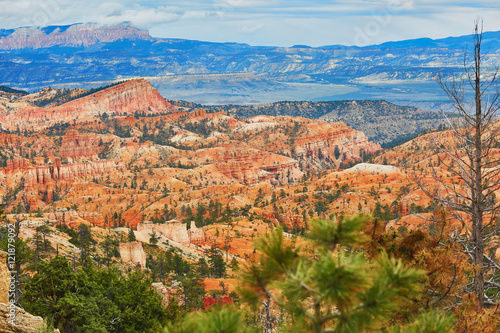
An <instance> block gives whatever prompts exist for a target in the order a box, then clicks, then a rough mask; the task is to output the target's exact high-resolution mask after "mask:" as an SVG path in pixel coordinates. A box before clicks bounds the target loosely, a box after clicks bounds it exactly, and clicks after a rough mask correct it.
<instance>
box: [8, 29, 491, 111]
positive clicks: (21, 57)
mask: <svg viewBox="0 0 500 333" xmlns="http://www.w3.org/2000/svg"><path fill="white" fill-rule="evenodd" d="M471 43H472V38H471V37H470V36H461V37H449V38H444V39H437V40H431V39H426V38H423V39H415V40H407V41H399V42H388V43H384V44H381V45H371V46H366V47H355V46H339V45H334V46H324V47H309V46H307V45H295V46H293V47H290V48H287V47H274V46H250V45H247V44H241V43H212V42H203V41H194V40H183V39H172V38H153V37H151V36H150V35H149V32H148V31H145V30H139V29H137V28H135V27H134V26H132V25H131V24H130V23H123V24H118V25H113V26H100V25H97V24H92V23H79V24H74V25H69V26H51V27H44V28H33V27H24V28H18V29H11V30H2V31H0V69H1V70H0V85H6V86H9V87H14V88H18V89H24V90H31V91H33V90H38V89H42V88H44V87H46V86H48V85H50V86H52V87H54V88H71V87H85V88H91V87H95V86H101V85H104V84H109V83H111V82H114V81H117V80H123V79H130V78H137V77H146V78H147V79H148V80H149V81H151V82H152V84H153V86H155V87H156V88H158V89H159V91H160V93H162V94H163V96H164V97H166V98H170V99H184V100H189V101H193V102H197V103H202V104H228V103H233V104H235V103H238V104H262V103H268V102H274V101H278V100H315V101H327V100H333V99H346V100H353V99H356V100H359V99H385V100H389V101H395V100H408V101H415V100H444V99H445V96H444V95H443V94H442V93H440V89H439V88H438V86H437V84H436V83H435V81H434V77H435V75H436V74H437V73H441V74H442V75H443V76H444V77H449V76H452V75H462V74H463V68H462V65H463V54H464V53H463V52H464V50H465V49H466V48H467V45H471ZM483 47H484V49H485V50H488V51H489V52H490V54H489V55H488V56H486V57H485V58H484V70H485V71H486V73H487V72H488V71H489V70H492V68H493V67H494V66H496V65H497V64H498V63H499V62H500V52H499V50H500V32H486V33H484V36H483ZM469 49H470V47H469ZM193 75H195V76H197V77H196V78H195V79H194V77H193ZM220 75H223V76H220Z"/></svg>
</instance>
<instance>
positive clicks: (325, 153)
mask: <svg viewBox="0 0 500 333" xmlns="http://www.w3.org/2000/svg"><path fill="white" fill-rule="evenodd" d="M305 132H306V133H305V135H302V136H301V137H300V138H298V139H296V141H295V143H294V145H293V150H294V156H296V157H297V158H298V159H303V160H305V161H310V162H312V163H315V164H319V165H321V164H324V163H322V162H325V161H326V162H332V161H333V162H335V163H336V164H337V165H338V164H339V163H340V162H341V161H342V162H350V161H353V160H355V159H359V158H360V157H362V155H363V154H372V153H374V152H376V151H378V150H380V149H381V148H380V145H379V144H376V143H373V142H370V141H368V138H367V137H366V135H364V133H363V132H361V131H356V130H354V129H352V128H350V127H347V125H346V124H344V123H341V122H336V123H327V122H323V121H321V122H318V121H313V122H311V123H309V124H308V125H307V126H306V127H305Z"/></svg>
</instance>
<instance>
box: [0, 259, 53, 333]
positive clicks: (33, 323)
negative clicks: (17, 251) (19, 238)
mask: <svg viewBox="0 0 500 333" xmlns="http://www.w3.org/2000/svg"><path fill="white" fill-rule="evenodd" d="M6 258H7V253H6V252H4V251H0V332H2V333H34V332H35V331H36V330H37V329H38V328H39V327H41V326H42V324H43V319H42V317H38V316H33V315H31V314H29V313H28V312H26V311H24V310H23V309H21V308H18V307H15V318H16V319H15V323H16V325H12V324H11V323H9V320H10V317H9V314H10V313H11V311H14V310H13V309H11V307H9V296H8V290H9V280H8V277H10V273H9V269H8V268H7V264H6Z"/></svg>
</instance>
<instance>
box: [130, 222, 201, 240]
mask: <svg viewBox="0 0 500 333" xmlns="http://www.w3.org/2000/svg"><path fill="white" fill-rule="evenodd" d="M144 230H145V231H147V232H150V233H151V232H153V231H155V232H156V233H157V234H158V235H159V236H160V235H161V236H164V237H166V238H168V239H170V240H173V241H174V242H177V243H180V244H183V245H189V244H199V243H201V242H203V241H204V239H205V234H204V232H203V229H201V228H197V227H196V225H195V223H194V222H191V224H190V228H189V230H187V225H186V224H185V223H183V222H181V221H177V220H171V221H167V222H165V223H162V224H153V223H151V222H149V221H146V222H143V223H139V224H138V225H137V231H139V232H140V231H144Z"/></svg>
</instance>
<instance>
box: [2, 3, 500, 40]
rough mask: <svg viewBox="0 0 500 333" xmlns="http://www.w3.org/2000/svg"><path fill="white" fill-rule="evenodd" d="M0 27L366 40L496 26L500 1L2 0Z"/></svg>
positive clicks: (499, 27) (459, 32) (203, 37)
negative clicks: (121, 27) (93, 26)
mask: <svg viewBox="0 0 500 333" xmlns="http://www.w3.org/2000/svg"><path fill="white" fill-rule="evenodd" d="M0 8H1V9H0V28H3V29H11V28H17V27H21V26H37V27H38V26H48V25H64V24H72V23H82V22H94V23H102V24H115V23H119V22H123V21H130V22H132V24H134V25H135V26H136V27H138V28H140V29H148V30H149V31H150V34H151V36H153V37H163V38H185V39H195V40H204V41H213V42H240V43H247V44H250V45H270V46H271V45H272V46H293V45H310V46H323V45H337V44H342V45H359V46H365V45H371V44H379V43H383V42H386V41H395V40H404V39H412V38H420V37H430V38H442V37H448V36H460V35H466V34H470V33H472V28H473V25H474V20H475V19H476V18H477V17H481V18H482V19H483V21H484V30H485V31H499V30H500V1H498V0H477V1H475V2H474V1H470V0H469V1H464V2H458V1H450V0H340V1H337V0H329V1H328V0H196V1H182V0H176V1H165V0H149V1H131V0H121V1H103V0H85V1H80V0H0Z"/></svg>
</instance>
